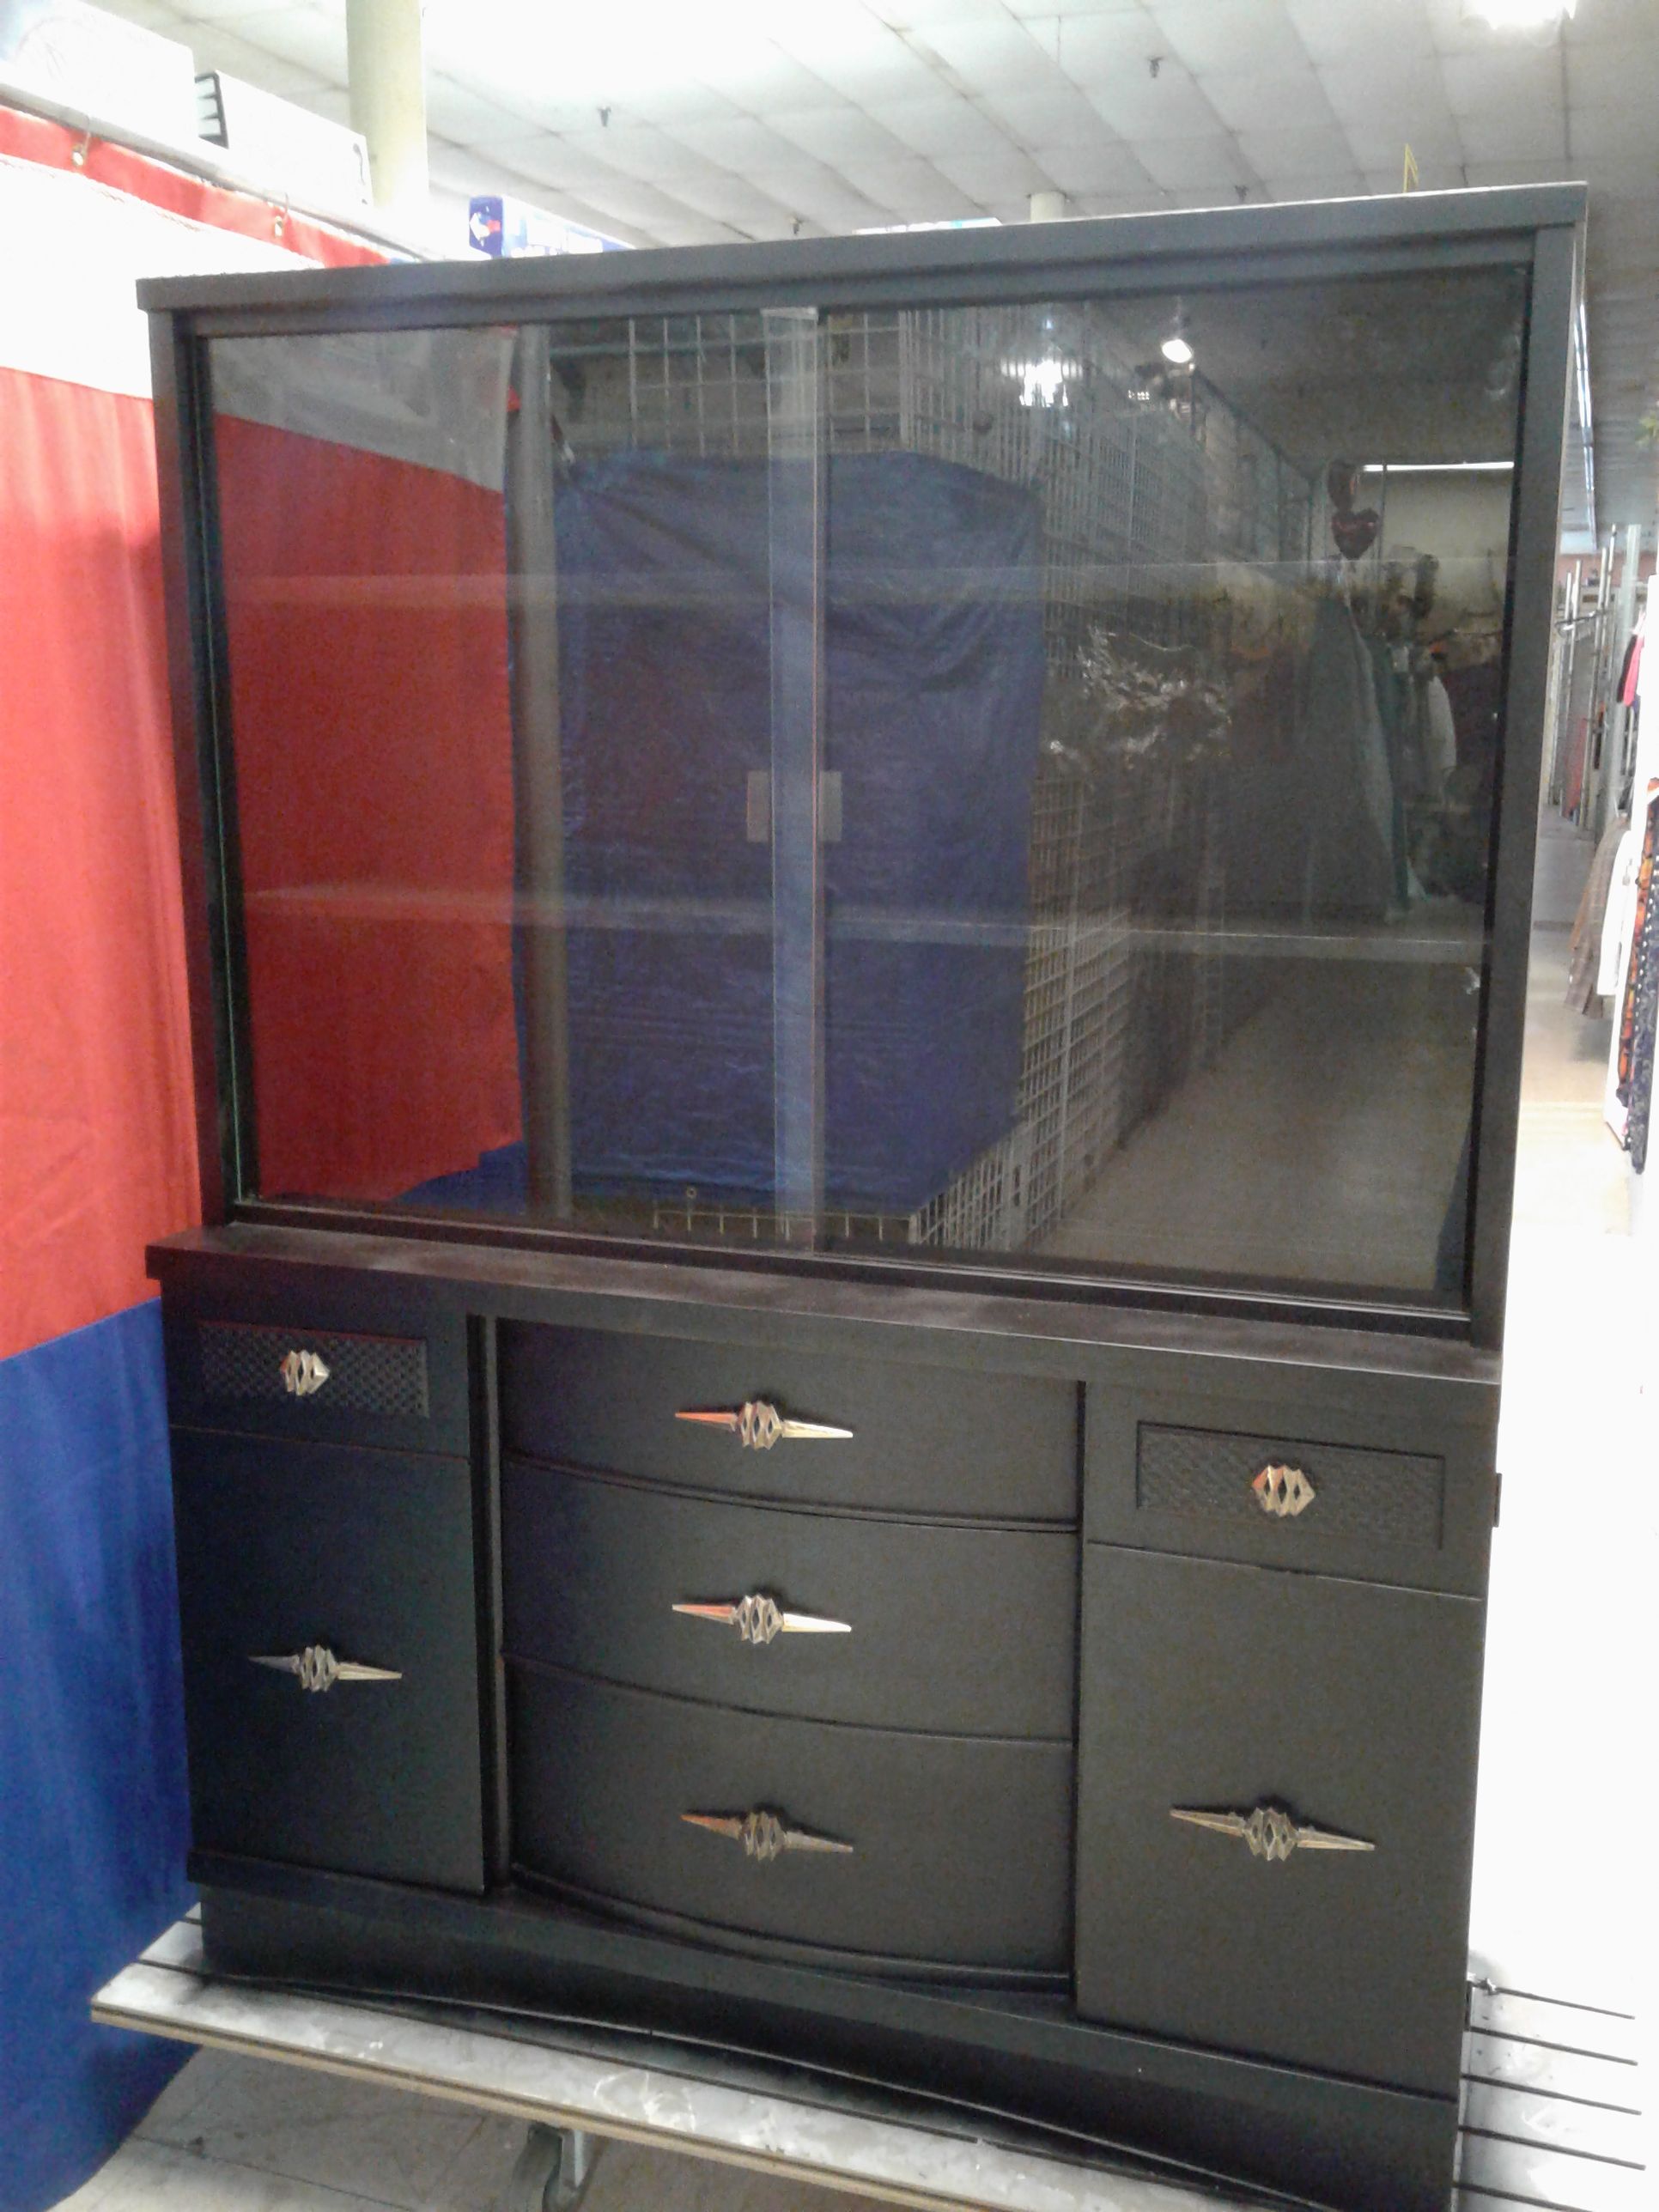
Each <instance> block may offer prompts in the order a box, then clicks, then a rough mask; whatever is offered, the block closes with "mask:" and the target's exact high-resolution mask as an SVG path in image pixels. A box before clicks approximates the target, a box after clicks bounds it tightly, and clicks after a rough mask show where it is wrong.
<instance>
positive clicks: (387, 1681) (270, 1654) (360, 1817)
mask: <svg viewBox="0 0 1659 2212" xmlns="http://www.w3.org/2000/svg"><path fill="white" fill-rule="evenodd" d="M173 1498H174V1521H175V1526H176V1530H177V1542H178V1554H179V1614H180V1623H181V1631H182V1639H181V1640H182V1644H183V1653H184V1674H185V1716H186V1720H187V1723H188V1727H189V1736H190V1780H191V1819H192V1826H193V1827H194V1831H195V1839H196V1842H197V1844H199V1845H201V1846H203V1847H204V1849H209V1850H222V1851H232V1852H240V1853H244V1854H246V1856H248V1857H255V1858H265V1859H288V1860H292V1861H295V1862H296V1863H299V1864H301V1865H305V1866H316V1867H329V1868H333V1869H337V1870H339V1871H342V1872H347V1873H354V1874H369V1875H383V1876H386V1877H388V1878H391V1879H392V1880H398V1881H418V1882H428V1883H434V1884H439V1885H442V1886H445V1887H452V1888H464V1889H478V1888H482V1887H483V1795H482V1780H481V1770H482V1752H481V1747H480V1739H479V1717H478V1670H477V1648H478V1647H477V1625H476V1620H475V1611H474V1607H475V1598H474V1585H473V1572H472V1494H471V1476H470V1474H469V1471H468V1468H467V1467H466V1465H465V1462H463V1461H457V1460H447V1459H441V1458H438V1457H436V1456H435V1455H431V1456H428V1455H416V1454H409V1455H402V1454H396V1453H392V1452H375V1451H362V1450H354V1449H346V1448H344V1447H341V1446H337V1445H328V1444H301V1443H275V1442H272V1441H270V1440H264V1441H261V1440H259V1439H257V1438H252V1437H219V1436H209V1437H203V1436H197V1435H194V1434H192V1433H191V1432H190V1431H183V1430H175V1431H173ZM273 1662H274V1663H273Z"/></svg>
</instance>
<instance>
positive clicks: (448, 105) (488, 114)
mask: <svg viewBox="0 0 1659 2212" xmlns="http://www.w3.org/2000/svg"><path fill="white" fill-rule="evenodd" d="M528 120H529V118H527V117H526V115H525V114H524V113H523V112H522V111H520V112H513V111H512V110H511V109H509V108H507V107H503V106H501V105H500V104H499V103H498V102H496V101H495V100H485V99H484V98H483V97H482V95H481V94H478V93H476V92H474V91H473V90H472V89H471V87H470V86H468V85H464V84H457V83H456V82H455V80H454V78H453V76H445V75H444V74H443V73H442V71H441V70H428V73H427V80H426V123H427V128H428V131H438V132H440V133H441V135H442V136H443V137H446V138H453V140H454V142H455V143H456V144H457V145H458V146H481V145H486V144H488V143H490V142H491V141H492V140H495V139H497V138H521V137H523V136H524V132H525V128H526V123H527V122H528Z"/></svg>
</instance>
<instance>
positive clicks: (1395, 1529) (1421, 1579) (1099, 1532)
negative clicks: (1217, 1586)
mask: <svg viewBox="0 0 1659 2212" xmlns="http://www.w3.org/2000/svg"><path fill="white" fill-rule="evenodd" d="M1286 1380H1287V1383H1288V1385H1289V1387H1288V1388H1285V1389H1279V1390H1276V1391H1273V1390H1263V1389H1261V1387H1260V1385H1259V1383H1257V1382H1256V1380H1255V1378H1251V1387H1249V1388H1245V1389H1237V1388H1236V1389H1231V1390H1229V1389H1225V1388H1222V1389H1216V1388H1215V1387H1214V1378H1213V1377H1212V1376H1209V1377H1202V1378H1200V1377H1195V1378H1194V1387H1191V1388H1188V1389H1186V1390H1173V1389H1170V1387H1169V1385H1168V1383H1167V1381H1166V1380H1164V1379H1163V1378H1160V1379H1159V1383H1158V1385H1156V1386H1155V1387H1153V1388H1152V1389H1136V1388H1133V1387H1132V1388H1130V1389H1126V1390H1123V1391H1115V1390H1110V1389H1091V1391H1090V1393H1089V1412H1088V1443H1087V1449H1086V1452H1085V1529H1086V1533H1087V1534H1088V1535H1089V1537H1090V1538H1091V1540H1092V1541H1096V1542H1110V1543H1115V1544H1127V1545H1135V1546H1145V1547H1148V1548H1149V1549H1152V1550H1157V1551H1167V1552H1179V1553H1186V1554H1189V1555H1192V1556H1196V1557H1203V1558H1210V1559H1237V1560H1240V1561H1249V1562H1251V1563H1253V1564H1255V1565H1262V1566H1284V1567H1296V1568H1301V1569H1305V1570H1308V1571H1313V1572H1316V1573H1321V1574H1334V1575H1349V1576H1353V1577H1357V1578H1359V1579H1362V1580H1364V1581H1368V1582H1379V1583H1398V1584H1401V1585H1403V1586H1405V1587H1407V1588H1414V1589H1439V1590H1446V1591H1454V1592H1458V1593H1462V1594H1465V1595H1471V1596H1473V1595H1479V1594H1480V1592H1481V1591H1482V1590H1483V1589H1485V1588H1486V1559H1487V1553H1488V1551H1489V1548H1490V1545H1491V1541H1492V1510H1493V1503H1494V1496H1495V1487H1496V1476H1495V1466H1496V1455H1495V1441H1494V1426H1495V1423H1496V1419H1497V1403H1496V1393H1493V1394H1492V1400H1491V1401H1490V1402H1489V1404H1487V1405H1486V1406H1484V1407H1475V1408H1471V1407H1468V1406H1465V1405H1457V1404H1454V1403H1453V1402H1452V1394H1449V1393H1446V1394H1443V1393H1442V1392H1440V1391H1439V1390H1437V1389H1436V1387H1435V1386H1434V1385H1432V1384H1423V1385H1419V1387H1418V1388H1416V1389H1405V1390H1396V1391H1395V1392H1394V1393H1393V1394H1391V1395H1390V1396H1389V1398H1387V1399H1385V1400H1384V1401H1383V1402H1381V1403H1364V1402H1355V1403H1347V1404H1345V1403H1344V1402H1343V1394H1342V1393H1341V1392H1340V1391H1337V1392H1327V1391H1319V1390H1312V1389H1309V1388H1308V1387H1307V1385H1306V1384H1305V1383H1303V1382H1301V1381H1300V1380H1298V1379H1297V1378H1293V1377H1289V1378H1286ZM1206 1383H1207V1384H1208V1385H1209V1386H1210V1387H1208V1388H1206V1387H1205V1386H1206ZM1472 1412H1473V1413H1475V1415H1476V1418H1474V1419H1470V1418H1468V1416H1469V1414H1470V1413H1472ZM1271 1465H1288V1466H1291V1467H1296V1468H1300V1469H1301V1470H1302V1471H1303V1473H1304V1474H1305V1475H1306V1476H1307V1478H1308V1480H1309V1481H1310V1483H1311V1484H1312V1486H1313V1490H1314V1498H1313V1501H1312V1503H1311V1504H1309V1505H1308V1506H1306V1507H1305V1508H1304V1510H1303V1511H1302V1512H1301V1513H1299V1514H1297V1515H1294V1516H1285V1517H1283V1518H1280V1517H1279V1516H1275V1515H1273V1514H1269V1513H1265V1512H1263V1510H1261V1505H1260V1504H1258V1502H1257V1499H1256V1498H1255V1493H1254V1492H1253V1490H1252V1487H1251V1486H1252V1484H1253V1482H1254V1480H1255V1477H1256V1475H1257V1474H1259V1473H1260V1472H1261V1469H1262V1468H1264V1467H1267V1466H1271Z"/></svg>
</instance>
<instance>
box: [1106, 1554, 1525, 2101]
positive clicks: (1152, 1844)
mask: <svg viewBox="0 0 1659 2212" xmlns="http://www.w3.org/2000/svg"><path fill="white" fill-rule="evenodd" d="M1083 1587H1084V1661H1083V1691H1082V1711H1081V1715H1080V1719H1079V1814H1078V1875H1077V2001H1078V2008H1079V2011H1080V2012H1082V2013H1084V2014H1085V2015H1087V2016H1088V2017H1090V2018H1092V2019H1097V2020H1103V2021H1110V2022H1112V2023H1113V2024H1115V2025H1116V2026H1120V2027H1125V2028H1128V2029H1133V2030H1135V2031H1138V2032H1142V2033H1148V2034H1154V2035H1159V2034H1161V2035H1171V2036H1176V2037H1179V2038H1182V2039H1184V2040H1188V2041H1191V2042H1194V2043H1200V2044H1207V2045H1218V2046H1221V2047H1223V2048H1226V2049H1231V2050H1235V2051H1253V2052H1255V2053H1257V2054H1259V2055H1260V2056H1261V2057H1267V2058H1278V2059H1282V2060H1285V2061H1287V2062H1290V2063H1299V2064H1304V2065H1313V2066H1319V2067H1322V2068H1323V2069H1328V2070H1329V2071H1330V2072H1333V2073H1345V2074H1352V2075H1359V2076H1361V2077H1363V2078H1365V2079H1369V2080H1371V2081H1388V2082H1391V2083H1394V2084H1395V2085H1396V2086H1399V2087H1407V2088H1415V2089H1423V2090H1428V2091H1431V2092H1434V2093H1441V2094H1449V2093H1451V2092H1452V2091H1453V2089H1454V2088H1455V2084H1456V2081H1457V2075H1458V2064H1459V2053H1460V2046H1461V2041H1462V2012H1463V1968H1464V1956H1465V1942H1466V1934H1465V1931H1466V1929H1467V1926H1468V1884H1469V1868H1470V1856H1471V1843H1472V1837H1473V1832H1474V1753H1475V1744H1476V1738H1477V1735H1478V1731H1479V1721H1480V1654H1481V1638H1482V1623H1483V1614H1482V1608H1481V1607H1480V1606H1479V1605H1478V1604H1476V1603H1474V1602H1473V1601H1469V1600H1466V1599H1459V1598H1449V1597H1441V1596H1436V1595H1428V1594H1425V1593H1421V1592H1417V1591H1412V1590H1397V1589H1392V1590H1384V1589H1370V1588H1368V1587H1366V1586H1365V1585H1364V1584H1362V1583H1352V1582H1341V1581H1337V1580H1335V1579H1330V1578H1326V1577H1315V1576H1311V1575H1291V1574H1282V1573H1275V1572H1273V1571H1267V1570H1264V1569H1261V1568H1255V1567H1244V1566H1231V1565H1221V1564H1218V1563H1215V1562H1212V1561H1206V1560H1189V1559H1169V1558H1164V1557H1161V1556H1159V1555H1158V1554H1156V1553H1146V1552H1133V1551H1126V1550H1118V1549H1115V1548H1111V1547H1105V1546H1098V1545H1090V1546H1088V1547H1086V1548H1085V1561H1084V1583H1083ZM1265 1802H1277V1803H1279V1804H1281V1805H1284V1806H1285V1807H1288V1808H1290V1809H1291V1810H1292V1811H1293V1812H1294V1813H1295V1814H1297V1817H1298V1818H1299V1819H1300V1820H1304V1821H1308V1822H1311V1823H1313V1824H1314V1825H1316V1826H1319V1827H1321V1828H1324V1829H1328V1830H1332V1831H1335V1832H1339V1833H1341V1834H1345V1835H1348V1836H1352V1837H1357V1838H1360V1839H1362V1840H1364V1841H1366V1842H1370V1843H1371V1844H1374V1845H1375V1847H1376V1848H1375V1849H1374V1850H1372V1851H1369V1852H1347V1851H1310V1850H1297V1851H1295V1852H1294V1853H1293V1854H1292V1855H1291V1857H1290V1858H1289V1859H1287V1860H1285V1861H1284V1862H1283V1863H1272V1862H1269V1861H1267V1860H1265V1859H1262V1858H1260V1857H1255V1856H1253V1855H1252V1853H1251V1851H1250V1850H1249V1846H1248V1844H1246V1843H1245V1842H1244V1841H1243V1840H1241V1839H1239V1838H1235V1837H1231V1836H1225V1835H1219V1834H1216V1833H1214V1832H1210V1831H1207V1830H1206V1829H1203V1828H1200V1827H1194V1826H1188V1825H1187V1824H1185V1823H1183V1822H1180V1821H1177V1820H1173V1819H1171V1817H1170V1811H1171V1808H1173V1807H1176V1806H1180V1807H1184V1808H1198V1809H1202V1810H1211V1811H1223V1812H1225V1811H1238V1812H1243V1813H1248V1812H1249V1810H1250V1809H1251V1808H1254V1807H1255V1806H1256V1805H1257V1804H1259V1803H1265Z"/></svg>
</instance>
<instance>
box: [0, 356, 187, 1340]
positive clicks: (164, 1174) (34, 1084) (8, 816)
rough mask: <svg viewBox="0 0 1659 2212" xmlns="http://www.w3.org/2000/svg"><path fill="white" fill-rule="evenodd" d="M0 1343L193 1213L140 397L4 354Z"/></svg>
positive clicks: (122, 1272)
mask: <svg viewBox="0 0 1659 2212" xmlns="http://www.w3.org/2000/svg"><path fill="white" fill-rule="evenodd" d="M0 454H3V456H4V464H3V467H0V546H3V548H4V553H3V557H0V1024H3V1032H0V1356H4V1355H5V1354H6V1353H9V1352H16V1351H20V1350H21V1349H22V1348H23V1347H24V1346H27V1345H31V1344H35V1343H39V1342H40V1340H42V1339H43V1338H46V1337H49V1336H55V1335H57V1334H60V1333H61V1332H62V1331H64V1330H65V1329H70V1328H79V1327H81V1326H82V1324H83V1323H85V1322H90V1321H94V1320H96V1319H98V1318H99V1317H100V1316H102V1315H104V1314H107V1313H110V1312H112V1311H113V1310H115V1309H116V1308H118V1307H120V1306H125V1305H130V1304H132V1302H133V1301H134V1300H135V1299H136V1298H140V1297H143V1296H144V1295H145V1292H146V1289H147V1287H148V1286H147V1285H146V1283H145V1280H144V1257H143V1253H144V1243H145V1240H146V1238H148V1237H155V1236H158V1235H161V1234H163V1233H165V1232H166V1231H170V1230H173V1229H179V1228H182V1227H184V1226H185V1225H187V1224H188V1223H189V1222H191V1220H193V1219H194V1218H196V1207H197V1190H196V1162H195V1135H194V1128H193V1125H192V1121H191V1085H190V1044H189V1037H188V1033H187V1029H186V1023H185V976H184V950H183V938H182V933H181V930H180V921H179V855H178V838H177V832H176V829H175V825H174V816H173V768H172V732H171V726H170V722H169V719H168V712H167V665H166V659H165V653H164V648H163V644H162V636H161V571H160V560H159V556H158V553H157V549H156V511H155V448H154V443H153V433H152V429H151V419H150V409H149V402H148V401H145V400H141V399H130V398H117V397H115V396H113V395H112V394H111V393H108V392H93V391H88V390H86V389H84V388H83V387H82V386H76V385H69V384H58V383H55V382H52V381H50V380H46V379H45V378H41V377H34V376H28V375H24V374H19V373H17V372H15V371H11V370H3V369H0Z"/></svg>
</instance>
